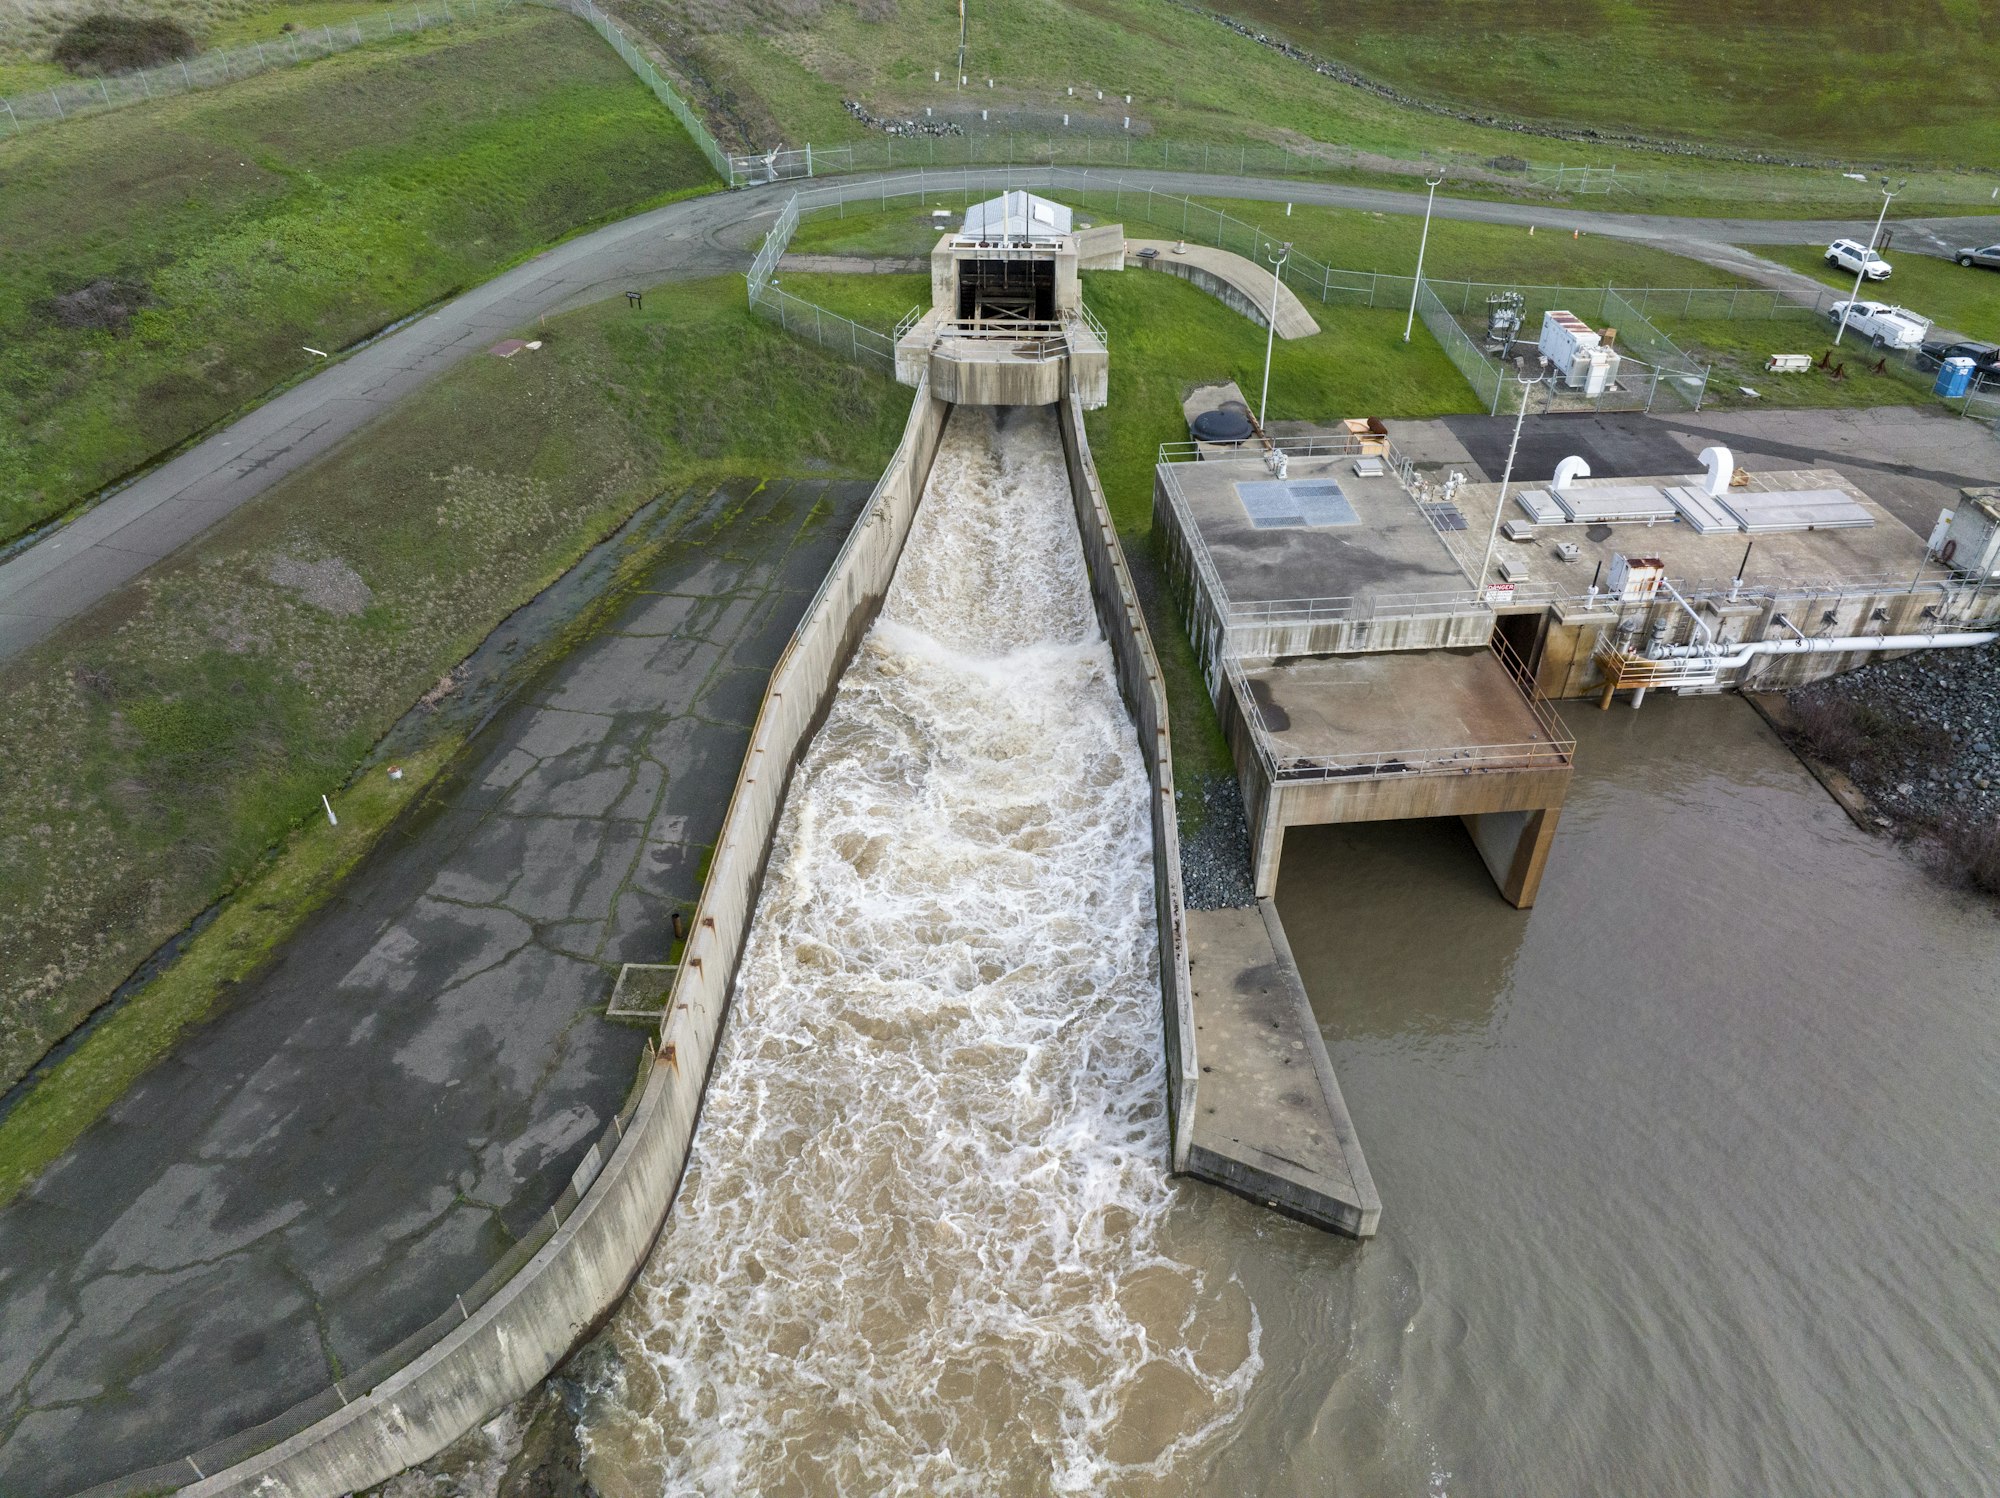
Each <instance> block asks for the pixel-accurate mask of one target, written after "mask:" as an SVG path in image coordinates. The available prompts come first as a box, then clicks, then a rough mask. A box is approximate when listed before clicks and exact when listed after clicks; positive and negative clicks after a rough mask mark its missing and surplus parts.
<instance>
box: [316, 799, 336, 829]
mask: <svg viewBox="0 0 2000 1498" xmlns="http://www.w3.org/2000/svg"><path fill="white" fill-rule="evenodd" d="M319 804H320V805H321V806H324V807H325V808H326V820H327V825H328V826H331V827H338V826H339V825H340V818H339V817H337V816H335V815H334V814H333V803H332V802H331V801H329V800H327V799H326V792H324V791H321V792H320V797H319Z"/></svg>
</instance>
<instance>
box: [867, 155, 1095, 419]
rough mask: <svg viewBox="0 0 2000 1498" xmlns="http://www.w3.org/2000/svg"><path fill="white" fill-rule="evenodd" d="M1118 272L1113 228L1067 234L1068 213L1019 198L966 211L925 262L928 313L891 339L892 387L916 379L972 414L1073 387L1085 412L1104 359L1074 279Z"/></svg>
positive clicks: (915, 314) (1028, 196)
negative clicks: (928, 272) (1093, 273)
mask: <svg viewBox="0 0 2000 1498" xmlns="http://www.w3.org/2000/svg"><path fill="white" fill-rule="evenodd" d="M1124 263H1125V229H1124V225H1122V224H1104V225H1101V226H1099V227H1097V228H1094V229H1084V230H1082V231H1080V232H1079V231H1077V230H1076V229H1075V228H1074V227H1073V220H1072V217H1071V214H1070V210H1069V209H1067V208H1065V207H1063V206H1062V205H1061V204H1060V203H1051V202H1049V201H1048V200H1047V199H1046V198H1038V197H1036V196H1035V195H1034V194H1033V193H1028V192H1020V191H1015V192H1009V193H1003V194H1002V195H1001V196H999V197H997V198H993V199H990V200H989V201H987V202H984V203H979V204H975V205H974V206H973V207H972V208H970V209H968V210H967V212H966V215H965V221H964V223H963V224H962V225H961V226H960V227H959V228H958V229H957V230H956V231H954V232H952V233H948V234H946V235H944V236H943V237H942V238H940V239H939V240H938V242H937V246H936V248H935V249H933V250H932V251H931V305H930V308H929V309H928V310H923V309H913V310H912V311H911V313H910V315H909V316H908V317H906V318H904V319H903V323H902V325H901V326H900V327H899V328H897V330H896V378H897V379H899V380H901V381H902V382H903V383H904V384H906V385H915V384H916V383H917V381H918V380H919V379H920V378H921V377H922V376H923V375H924V374H926V373H928V374H929V375H930V382H931V390H932V392H933V393H934V394H936V395H937V396H939V397H940V398H942V399H944V400H948V401H952V402H955V403H960V404H965V405H980V406H1041V405H1047V404H1049V403H1050V402H1052V401H1057V400H1061V399H1062V398H1063V397H1064V395H1066V394H1067V393H1068V391H1069V390H1070V388H1071V386H1072V384H1073V385H1074V387H1075V389H1076V392H1077V394H1078V396H1079V397H1080V398H1081V399H1082V401H1083V404H1084V406H1085V408H1086V409H1089V410H1095V409H1096V408H1097V407H1099V406H1102V405H1103V404H1104V401H1105V387H1106V380H1107V376H1108V372H1109V368H1110V354H1109V351H1108V349H1107V347H1106V345H1105V338H1104V329H1103V326H1102V325H1101V324H1100V323H1099V322H1098V321H1097V319H1096V318H1095V317H1093V316H1091V313H1090V309H1089V308H1088V307H1086V306H1085V305H1084V303H1083V289H1082V284H1081V282H1080V281H1079V279H1078V273H1079V272H1080V271H1085V270H1118V269H1120V268H1122V267H1123V265H1124Z"/></svg>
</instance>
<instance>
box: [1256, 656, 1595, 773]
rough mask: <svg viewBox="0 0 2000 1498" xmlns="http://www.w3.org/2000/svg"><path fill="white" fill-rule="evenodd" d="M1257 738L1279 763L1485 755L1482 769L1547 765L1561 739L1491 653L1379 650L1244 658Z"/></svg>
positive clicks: (1359, 762) (1413, 761)
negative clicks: (1515, 751) (1513, 753)
mask: <svg viewBox="0 0 2000 1498" xmlns="http://www.w3.org/2000/svg"><path fill="white" fill-rule="evenodd" d="M1242 664H1243V674H1244V677H1245V679H1246V680H1247V682H1248V684H1249V687H1250V694H1251V698H1252V700H1253V701H1254V702H1255V704H1256V707H1257V716H1258V719H1259V727H1260V728H1261V730H1262V731H1261V734H1260V737H1261V738H1262V739H1263V741H1264V743H1265V744H1266V745H1268V746H1269V748H1270V751H1271V753H1272V754H1273V755H1274V756H1280V757H1291V758H1297V759H1303V760H1307V761H1312V762H1317V763H1322V764H1324V763H1335V764H1355V765H1367V764H1371V763H1373V764H1380V763H1385V762H1402V763H1407V764H1410V765H1412V766H1414V765H1417V764H1420V763H1423V762H1424V761H1426V760H1431V759H1435V758H1437V757H1440V756H1442V757H1446V758H1448V757H1450V756H1451V755H1452V754H1454V753H1456V752H1458V751H1474V750H1477V751H1480V759H1479V762H1480V764H1481V765H1482V766H1486V767H1499V766H1504V765H1506V764H1507V763H1509V756H1508V754H1507V753H1506V752H1505V751H1506V749H1508V748H1510V747H1513V746H1520V747H1521V749H1522V751H1523V752H1522V753H1521V755H1519V756H1518V757H1516V758H1515V762H1517V763H1520V764H1532V763H1536V762H1538V761H1539V760H1540V759H1544V758H1546V757H1547V755H1548V754H1549V753H1550V752H1552V751H1553V750H1554V749H1555V747H1556V739H1555V737H1554V736H1553V735H1552V734H1550V733H1549V731H1548V729H1547V728H1546V727H1545V726H1544V725H1543V722H1542V720H1541V719H1540V718H1539V717H1537V716H1536V714H1535V713H1534V711H1533V710H1532V709H1531V708H1530V707H1529V705H1528V703H1527V701H1526V699H1525V698H1524V697H1523V696H1522V694H1521V691H1520V688H1519V687H1517V686H1516V685H1515V684H1514V680H1513V678H1512V677H1511V676H1509V675H1508V673H1507V668H1506V667H1505V666H1503V665H1501V663H1500V660H1499V657H1497V656H1496V655H1494V653H1493V652H1492V651H1491V650H1486V649H1478V648H1475V649H1470V650H1422V651H1381V652H1375V653H1371V654H1362V655H1322V656H1295V657H1290V658H1286V659H1281V660H1275V661H1255V660H1248V661H1244V662H1243V663H1242Z"/></svg>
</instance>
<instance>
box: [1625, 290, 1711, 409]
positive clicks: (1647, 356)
mask: <svg viewBox="0 0 2000 1498" xmlns="http://www.w3.org/2000/svg"><path fill="white" fill-rule="evenodd" d="M1604 320H1605V321H1606V322H1608V323H1611V324H1613V325H1614V326H1616V328H1617V329H1618V347H1619V352H1620V353H1621V354H1622V353H1624V352H1625V350H1627V349H1637V350H1638V351H1639V355H1640V357H1641V358H1643V359H1644V360H1645V362H1646V363H1648V364H1650V365H1651V366H1652V367H1653V369H1654V371H1655V375H1656V377H1657V378H1658V379H1659V380H1660V381H1662V382H1663V383H1664V384H1665V385H1666V386H1667V388H1668V389H1669V390H1671V391H1673V392H1674V394H1676V395H1678V396H1679V397H1680V398H1681V399H1682V400H1683V401H1685V402H1687V407H1688V409H1689V410H1690V411H1699V410H1700V409H1701V398H1702V396H1703V394H1705V393H1706V392H1707V390H1708V366H1707V365H1706V364H1702V363H1700V362H1698V361H1697V360H1695V359H1691V358H1689V357H1688V355H1687V353H1686V352H1685V351H1683V350H1682V348H1681V347H1680V345H1678V344H1677V343H1675V342H1674V341H1673V339H1671V338H1669V337H1667V335H1666V334H1665V333H1662V332H1661V331H1660V330H1659V329H1658V328H1656V327H1654V326H1653V324H1652V323H1651V322H1650V321H1649V320H1648V319H1647V318H1646V317H1645V316H1644V315H1642V314H1641V313H1640V311H1639V309H1638V308H1637V307H1635V306H1633V305H1632V303H1631V302H1629V301H1628V300H1626V298H1624V297H1623V296H1621V295H1619V293H1618V292H1616V291H1612V290H1606V292H1605V293H1604Z"/></svg>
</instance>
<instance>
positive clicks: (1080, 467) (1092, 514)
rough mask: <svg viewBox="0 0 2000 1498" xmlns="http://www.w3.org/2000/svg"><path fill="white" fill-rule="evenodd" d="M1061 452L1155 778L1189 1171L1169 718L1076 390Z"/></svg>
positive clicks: (1170, 1080)
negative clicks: (1105, 499) (1065, 462)
mask: <svg viewBox="0 0 2000 1498" xmlns="http://www.w3.org/2000/svg"><path fill="white" fill-rule="evenodd" d="M1057 414H1058V417H1059V419H1060V421H1061V423H1062V440H1063V453H1064V455H1065V456H1066V457H1067V458H1068V459H1069V485H1070V497H1071V498H1072V499H1073V500H1074V501H1075V503H1076V528H1077V531H1078V533H1079V534H1080V535H1081V536H1082V538H1083V554H1084V558H1085V560H1086V561H1088V563H1089V564H1090V588H1091V594H1092V596H1093V598H1094V599H1095V601H1096V603H1097V617H1098V620H1099V622H1100V623H1102V624H1103V626H1104V633H1105V636H1106V637H1107V638H1108V639H1109V640H1110V642H1111V655H1112V659H1113V660H1114V661H1115V662H1116V663H1117V667H1118V685H1119V689H1120V690H1121V691H1122V692H1123V693H1124V696H1125V703H1126V706H1127V707H1129V708H1130V709H1131V712H1132V721H1133V722H1134V723H1135V724H1136V725H1137V727H1138V731H1139V749H1140V752H1141V753H1142V754H1144V755H1145V757H1146V773H1147V776H1148V778H1149V779H1150V780H1151V781H1152V783H1153V798H1152V800H1153V904H1154V910H1155V913H1156V915H1157V918H1158V921H1159V937H1160V1002H1161V1023H1162V1026H1163V1028H1164V1030H1165V1034H1166V1047H1167V1112H1168V1119H1169V1125H1168V1126H1169V1130H1170V1132H1171V1137H1172V1141H1173V1143H1172V1153H1173V1168H1174V1169H1175V1170H1176V1171H1185V1170H1186V1169H1187V1166H1188V1152H1189V1150H1190V1149H1191V1148H1192V1146H1193V1135H1194V1118H1195V1088H1196V1082H1197V1079H1198V1076H1199V1072H1198V1069H1197V1068H1196V1065H1195V1059H1194V1042H1195V1034H1194V1000H1193V989H1192V987H1191V985H1190V983H1189V981H1188V951H1187V921H1186V917H1185V913H1184V912H1185V906H1184V904H1183V901H1182V898H1181V844H1180V823H1179V820H1178V817H1177V813H1176V811H1175V807H1174V755H1173V739H1172V736H1171V735H1170V733H1169V732H1168V724H1167V690H1166V683H1165V681H1164V679H1163V678H1162V677H1161V675H1160V662H1159V659H1158V657H1157V656H1155V655H1154V653H1153V641H1152V637H1151V636H1150V635H1149V634H1148V633H1147V632H1146V616H1145V615H1144V614H1143V613H1142V612H1141V611H1140V608H1139V594H1138V591H1137V589H1135V588H1134V587H1133V586H1132V574H1131V571H1130V569H1129V568H1128V567H1127V566H1126V564H1125V552H1124V549H1123V548H1122V547H1120V545H1119V544H1118V532H1117V530H1116V529H1115V528H1114V527H1113V525H1112V523H1111V510H1110V507H1109V506H1107V505H1106V504H1105V502H1104V486H1103V485H1102V484H1101V483H1100V482H1099V481H1098V477H1097V465H1096V463H1095V462H1094V461H1093V460H1092V459H1091V456H1090V443H1089V440H1088V439H1087V438H1086V437H1085V435H1084V429H1083V405H1082V402H1081V400H1080V399H1079V397H1078V395H1077V393H1076V392H1075V391H1071V392H1070V395H1069V397H1068V399H1066V400H1064V401H1063V402H1062V404H1061V406H1060V407H1059V408H1058V412H1057Z"/></svg>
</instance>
